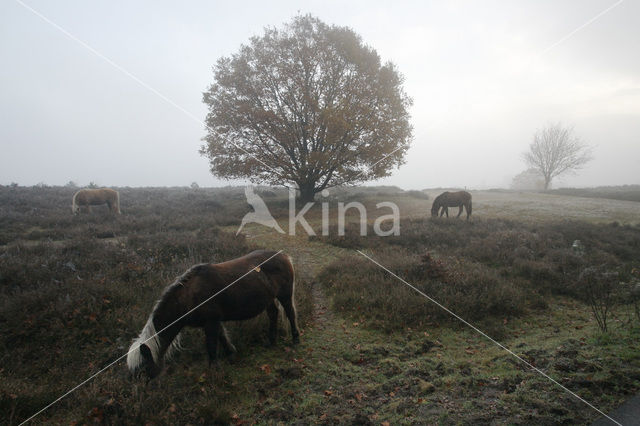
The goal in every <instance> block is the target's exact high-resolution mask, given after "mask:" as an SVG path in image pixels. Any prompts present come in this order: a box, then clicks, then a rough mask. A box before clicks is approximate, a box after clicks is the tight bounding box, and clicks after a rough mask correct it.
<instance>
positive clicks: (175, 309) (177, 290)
mask: <svg viewBox="0 0 640 426" xmlns="http://www.w3.org/2000/svg"><path fill="white" fill-rule="evenodd" d="M293 292H294V272H293V265H292V263H291V259H290V258H289V256H287V255H286V254H283V253H279V252H272V251H264V250H257V251H253V252H251V253H249V254H247V255H245V256H243V257H240V258H238V259H233V260H229V261H227V262H223V263H217V264H202V265H196V266H193V267H192V268H191V269H189V270H188V271H187V272H185V273H184V274H182V276H180V277H178V278H177V279H176V281H175V282H174V283H173V284H171V285H169V286H168V287H167V288H166V289H165V291H164V293H163V294H162V297H160V300H158V302H157V303H156V306H155V307H154V308H153V312H152V313H151V316H149V319H148V320H147V323H146V325H145V326H144V328H143V329H142V332H141V333H140V336H138V338H136V339H135V340H134V341H133V344H132V345H131V348H129V352H128V354H127V366H128V367H129V370H130V371H131V372H137V371H145V372H146V373H147V374H148V375H149V377H151V378H153V377H155V376H157V375H158V374H159V373H160V372H161V371H162V368H163V364H164V358H165V355H166V356H169V355H170V353H171V352H172V351H173V350H174V349H175V348H176V347H177V346H178V345H179V337H180V336H179V333H180V331H181V330H182V328H183V327H187V326H188V327H199V328H204V333H205V336H206V343H207V352H208V353H209V364H211V363H213V362H215V361H216V360H217V356H218V353H217V352H218V341H220V343H222V346H223V348H224V349H225V351H226V352H227V354H233V353H234V352H235V351H236V348H235V347H234V346H233V344H232V343H231V342H230V341H229V337H228V336H227V331H226V330H225V328H224V326H223V325H222V321H238V320H245V319H249V318H253V317H255V316H257V315H258V314H260V313H261V312H263V311H264V310H265V309H266V310H267V314H268V316H269V321H270V324H269V341H270V343H271V344H274V343H275V342H276V334H277V327H278V307H277V306H276V299H277V300H278V301H279V302H280V304H281V305H282V307H283V308H284V312H285V314H286V315H287V318H288V319H289V324H290V325H291V335H292V337H293V343H298V342H299V336H300V332H299V331H298V325H297V323H296V309H295V305H294V299H293Z"/></svg>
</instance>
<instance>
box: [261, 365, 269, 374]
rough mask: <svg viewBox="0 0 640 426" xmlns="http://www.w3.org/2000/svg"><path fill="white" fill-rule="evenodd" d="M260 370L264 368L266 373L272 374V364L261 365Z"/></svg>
mask: <svg viewBox="0 0 640 426" xmlns="http://www.w3.org/2000/svg"><path fill="white" fill-rule="evenodd" d="M260 370H262V371H263V372H264V374H271V366H270V365H269V364H263V365H261V366H260Z"/></svg>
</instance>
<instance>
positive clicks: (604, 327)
mask: <svg viewBox="0 0 640 426" xmlns="http://www.w3.org/2000/svg"><path fill="white" fill-rule="evenodd" d="M119 191H120V197H121V210H122V215H120V216H114V215H112V214H110V213H109V212H108V210H107V208H106V207H104V208H99V207H96V208H94V213H92V214H80V215H77V216H73V215H72V214H71V197H72V195H73V192H74V189H73V188H60V187H50V188H48V187H33V188H26V187H19V186H13V187H0V292H1V300H2V301H1V302H0V346H1V347H2V348H3V351H2V362H1V363H0V413H1V414H0V416H1V422H2V423H8V424H17V423H19V422H21V421H23V420H25V419H27V418H28V417H29V416H31V415H32V414H35V413H36V412H37V411H38V410H40V409H42V408H44V407H45V406H46V405H47V404H49V403H51V402H52V401H54V400H55V399H56V398H58V397H59V396H61V395H62V394H63V393H65V392H66V391H68V390H69V389H71V388H73V387H74V386H75V385H77V384H78V383H80V382H82V381H83V380H85V379H86V378H89V377H90V376H91V375H92V374H94V373H96V372H97V371H99V370H100V369H101V368H103V367H105V366H107V365H109V364H110V363H112V362H113V361H115V360H116V359H118V357H121V356H122V355H124V354H125V352H126V350H127V348H128V347H129V344H130V342H131V339H132V338H134V337H135V336H136V335H137V334H138V332H139V331H140V329H141V328H142V326H143V325H144V322H145V321H146V319H147V317H148V315H149V313H150V311H151V309H152V307H153V304H154V303H155V300H156V299H157V298H158V297H159V295H160V293H161V292H162V289H163V288H164V287H165V286H166V285H168V284H169V283H171V282H172V281H173V280H174V278H175V277H176V276H177V275H179V274H180V273H182V272H183V271H184V270H186V269H187V268H188V267H189V266H191V265H193V264H195V263H200V262H220V261H223V260H227V259H230V258H234V257H238V256H240V255H243V254H246V253H247V252H249V251H250V250H252V249H254V248H267V249H273V250H280V249H283V250H284V251H285V252H287V253H288V254H290V255H291V256H292V258H293V260H294V263H295V265H296V272H297V275H298V278H297V284H296V299H297V307H298V315H299V321H300V326H301V329H302V333H303V334H302V336H301V344H300V345H298V346H290V339H289V338H287V333H286V331H287V325H286V324H285V322H284V321H282V325H281V328H282V330H281V332H280V340H279V342H278V345H277V346H275V347H266V342H267V321H266V315H262V316H260V317H258V318H256V319H255V320H251V321H247V322H242V323H233V324H230V325H229V330H230V335H231V339H232V341H233V342H234V344H236V346H237V347H238V349H239V352H238V354H237V357H236V358H235V359H234V360H233V361H224V362H222V363H221V364H220V365H218V366H217V367H212V368H210V367H209V366H208V362H207V354H206V350H205V347H204V336H203V334H202V332H201V331H200V330H191V331H187V332H186V333H185V336H184V339H183V342H182V345H183V347H184V348H183V350H181V351H179V352H178V354H177V355H176V357H175V358H174V359H172V360H171V361H169V362H168V363H167V370H166V371H165V372H164V373H163V374H162V375H161V376H160V377H158V378H157V379H154V380H152V381H149V382H147V381H145V380H143V379H141V378H137V377H131V376H130V375H129V373H128V371H127V370H126V368H125V366H124V363H123V360H121V361H119V362H117V363H115V364H114V365H113V366H112V367H111V368H109V369H107V370H106V371H104V372H103V373H101V374H99V375H98V376H97V377H95V378H94V379H92V380H91V381H90V382H88V383H87V384H86V385H84V386H82V387H80V388H79V389H77V390H76V391H75V392H73V393H72V394H70V395H69V396H67V397H66V398H64V399H62V400H61V401H60V402H58V403H56V404H55V405H53V406H51V407H50V408H48V409H47V410H46V411H44V412H43V413H41V414H40V415H39V416H37V417H36V418H35V419H34V421H35V422H36V423H74V422H76V423H92V422H104V423H107V424H111V423H146V422H149V423H152V424H165V423H171V424H175V423H183V424H184V423H191V424H212V423H218V424H243V423H253V422H255V423H274V422H301V423H321V424H322V423H327V424H329V423H330V424H335V423H364V424H366V423H371V424H380V423H382V422H385V421H389V422H392V423H394V422H411V423H422V424H433V423H442V424H453V423H460V422H462V423H470V424H478V423H489V422H491V421H497V422H500V423H510V424H531V423H556V422H558V423H562V422H565V423H572V422H575V423H588V422H589V421H591V420H593V419H595V418H597V417H598V416H599V415H598V413H597V412H596V411H594V410H592V409H590V408H589V407H587V406H586V405H584V403H582V402H580V401H579V400H578V399H576V398H575V397H573V396H571V395H570V394H568V393H567V392H566V391H564V390H562V389H561V388H559V387H558V386H557V385H554V384H553V383H551V382H550V381H549V380H548V379H546V378H544V377H542V376H540V375H538V374H537V373H535V372H533V371H531V369H530V368H529V367H527V366H526V365H524V364H522V363H520V362H519V361H517V360H516V359H515V358H514V357H512V356H511V355H509V354H508V353H507V352H505V351H504V350H502V349H500V348H498V347H497V346H496V345H494V344H493V343H492V342H490V341H489V340H487V339H486V338H484V337H483V336H481V335H479V334H478V333H476V332H474V331H473V330H471V329H469V328H468V327H465V326H464V325H462V324H461V323H460V322H459V321H458V320H456V319H455V318H453V317H452V316H451V315H450V314H448V313H446V312H445V311H443V310H442V309H440V308H439V307H437V306H436V305H435V304H433V303H432V302H430V301H429V300H427V299H426V298H424V297H422V296H420V295H418V294H417V293H416V292H415V291H414V290H412V289H410V288H408V287H407V286H406V285H405V284H404V283H403V282H402V281H400V280H398V279H397V278H394V277H393V276H392V275H391V274H389V272H387V271H385V270H383V269H381V268H380V267H379V266H377V265H375V264H374V263H372V262H371V261H370V260H368V259H367V258H365V257H364V256H363V255H362V254H360V253H358V251H356V250H360V251H361V252H362V253H364V254H366V255H367V256H370V257H371V258H373V259H375V260H377V261H378V262H380V263H381V264H382V265H384V266H385V267H386V268H387V269H389V270H390V271H391V272H393V273H394V274H397V275H398V276H399V277H401V278H402V279H404V280H406V282H408V283H410V284H412V285H414V286H416V288H418V289H419V290H421V291H423V292H424V293H425V294H427V295H429V296H430V297H432V298H433V299H435V300H437V301H438V302H440V303H442V304H443V305H444V306H446V307H447V308H448V309H450V310H452V311H453V312H455V313H456V314H458V315H460V316H461V317H462V318H464V319H465V320H468V321H470V322H472V323H473V324H474V325H476V326H477V327H478V328H480V329H481V330H483V331H484V332H486V333H487V334H488V335H489V336H491V337H492V338H494V339H496V340H498V341H500V342H501V343H503V344H505V345H506V346H507V347H509V348H511V349H512V350H513V351H514V352H515V353H517V354H518V355H519V356H521V357H522V358H523V359H525V360H527V362H529V363H531V364H532V365H534V366H536V367H537V368H540V369H541V370H543V371H545V372H546V373H547V374H549V375H550V376H551V377H553V378H554V379H556V380H558V381H559V382H560V383H562V384H563V385H564V386H566V387H567V388H569V389H571V390H572V391H574V392H576V393H577V394H578V395H580V396H581V397H583V398H585V399H586V400H588V401H590V402H591V403H593V404H594V405H595V406H597V407H598V408H600V409H601V410H603V411H605V412H607V411H610V410H611V409H612V408H614V407H615V406H617V405H618V404H619V403H620V402H621V401H623V400H625V399H626V398H628V397H629V396H630V395H633V394H635V393H637V392H638V390H639V389H640V375H639V374H638V371H640V353H638V351H637V347H638V343H639V338H640V311H639V300H638V299H639V297H640V295H639V294H638V291H639V287H638V286H639V285H640V272H639V270H640V262H639V261H638V259H640V226H638V223H637V218H638V215H637V213H638V211H639V210H640V206H638V205H637V204H635V203H630V202H628V201H611V200H601V199H583V198H579V197H569V196H560V195H545V194H528V193H525V194H523V193H516V192H514V193H474V214H473V216H472V219H471V220H470V221H469V222H468V223H467V222H465V221H463V220H456V219H455V218H450V219H435V220H434V219H431V218H427V217H428V216H429V208H430V206H431V201H430V199H433V195H436V194H437V192H436V191H408V192H403V191H401V190H399V189H397V188H392V187H387V188H354V189H350V190H347V189H342V190H336V191H333V192H332V193H331V195H330V196H329V197H327V202H328V203H330V204H331V208H330V209H329V211H330V212H331V215H332V216H331V218H332V226H331V227H330V233H329V235H328V236H315V237H308V236H307V235H306V234H304V233H298V234H297V235H295V236H290V235H283V234H279V233H277V232H275V231H272V230H271V229H268V228H264V227H262V226H260V225H248V226H247V227H245V228H244V229H243V232H242V233H240V234H239V235H236V230H237V228H238V226H239V224H240V221H241V219H242V217H243V215H244V214H245V213H247V212H248V211H250V207H249V206H248V205H247V204H246V202H245V198H244V191H243V190H242V188H221V189H202V188H197V187H194V188H135V189H132V188H120V189H119ZM256 193H258V194H260V195H262V198H263V199H264V200H265V201H266V203H267V205H268V206H269V208H270V210H271V212H272V213H273V214H274V216H275V217H276V219H277V220H278V221H280V222H281V225H282V227H283V228H284V229H286V226H287V221H288V212H287V208H288V201H287V200H286V198H285V197H286V193H285V192H284V191H282V190H277V189H268V188H262V189H258V190H256ZM352 200H357V201H360V202H362V203H363V204H364V205H365V206H367V207H371V208H368V211H369V212H375V211H376V209H375V204H376V203H377V202H379V201H393V202H395V203H396V204H397V205H398V206H399V208H400V211H401V214H402V220H401V234H400V236H389V237H377V236H375V234H374V233H373V232H372V231H371V230H369V232H368V233H367V236H366V237H363V236H360V234H359V227H358V226H356V224H355V220H356V219H357V217H356V212H355V211H353V212H352V216H350V218H351V220H352V221H353V223H352V224H351V225H349V226H347V232H346V235H344V236H339V235H337V232H334V231H335V220H334V219H335V217H333V215H334V214H335V212H336V209H335V208H334V203H336V202H338V201H352ZM594 203H600V204H597V205H598V206H600V208H596V207H594V206H595V205H596V204H594ZM318 204H319V203H317V204H316V206H315V207H314V208H313V209H312V210H311V211H310V212H309V213H308V214H307V219H308V221H309V223H310V224H311V226H313V227H314V228H315V229H320V220H321V211H320V206H319V205H318ZM506 205H508V206H509V207H508V208H503V206H506ZM558 206H565V207H568V208H570V210H567V211H568V212H569V213H570V214H572V215H573V216H571V217H572V218H573V219H571V220H561V219H558V215H557V213H558V211H559V210H558V209H559V208H560V207H558ZM602 206H608V208H609V209H608V210H606V211H605V210H604V209H603V208H602ZM498 207H499V208H498ZM455 210H456V209H454V212H453V213H456V211H455ZM384 213H386V212H383V213H382V214H384ZM633 218H635V222H634V220H633ZM627 219H628V220H627ZM374 220H375V217H369V218H368V222H369V226H371V225H372V224H373V222H374ZM281 318H282V315H281Z"/></svg>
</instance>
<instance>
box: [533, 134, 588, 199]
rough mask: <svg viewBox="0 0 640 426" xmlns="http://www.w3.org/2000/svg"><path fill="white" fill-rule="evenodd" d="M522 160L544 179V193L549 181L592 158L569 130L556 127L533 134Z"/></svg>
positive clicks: (572, 170) (575, 169) (586, 147)
mask: <svg viewBox="0 0 640 426" xmlns="http://www.w3.org/2000/svg"><path fill="white" fill-rule="evenodd" d="M523 158H524V161H525V162H526V163H527V165H528V166H529V167H530V168H533V169H535V170H537V171H538V172H539V173H540V174H541V175H542V176H543V177H544V189H545V190H546V189H549V185H550V184H551V181H552V180H553V178H555V177H557V176H560V175H562V174H565V173H573V172H575V171H577V170H579V169H581V168H582V167H583V166H584V165H585V164H586V163H588V162H589V161H591V160H592V158H593V157H592V156H591V148H589V147H588V146H587V145H585V144H584V143H582V141H581V140H580V139H579V138H578V137H576V136H575V135H574V134H573V128H571V127H564V126H562V125H561V124H560V123H557V124H550V125H548V126H547V127H545V128H543V129H542V130H538V131H537V132H536V133H535V135H534V136H533V142H531V145H529V151H527V152H525V153H523Z"/></svg>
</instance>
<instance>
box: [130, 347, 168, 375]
mask: <svg viewBox="0 0 640 426" xmlns="http://www.w3.org/2000/svg"><path fill="white" fill-rule="evenodd" d="M160 362H162V361H160ZM127 366H128V367H129V371H131V373H132V374H139V373H143V372H144V373H146V375H147V376H149V378H150V379H153V378H154V377H157V376H158V374H160V372H161V371H162V365H161V364H158V363H156V361H155V360H154V359H153V354H152V353H151V349H150V348H149V346H147V345H146V344H145V343H140V344H139V345H138V343H137V342H134V343H133V345H131V349H129V353H128V354H127Z"/></svg>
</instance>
